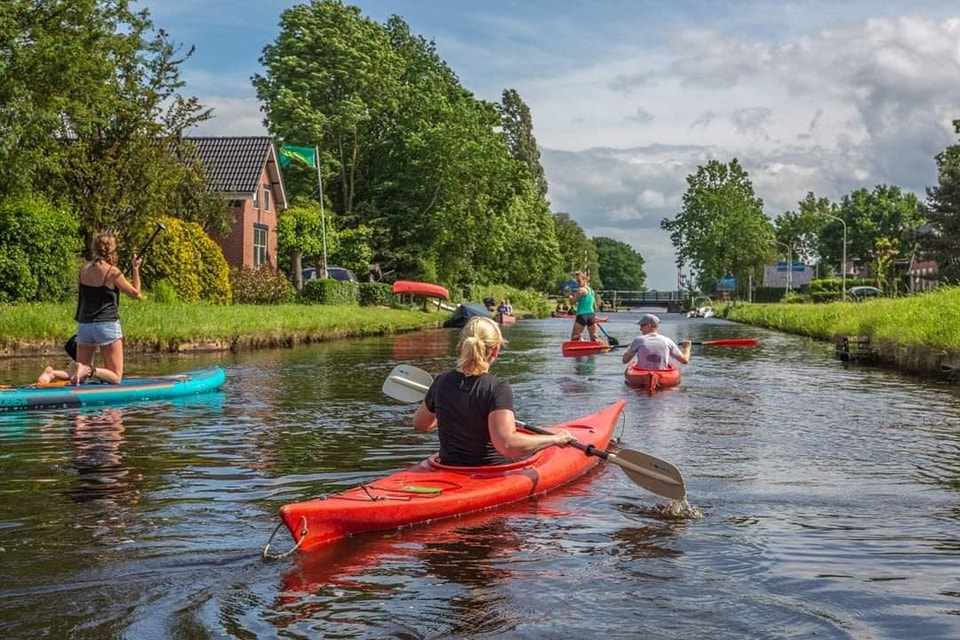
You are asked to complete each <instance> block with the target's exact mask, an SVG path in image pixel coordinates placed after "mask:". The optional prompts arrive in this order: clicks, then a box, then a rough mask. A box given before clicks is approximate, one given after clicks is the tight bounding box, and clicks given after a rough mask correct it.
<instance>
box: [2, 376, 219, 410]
mask: <svg viewBox="0 0 960 640" xmlns="http://www.w3.org/2000/svg"><path fill="white" fill-rule="evenodd" d="M226 379H227V374H226V372H225V371H224V370H223V368H221V367H209V368H207V369H198V370H196V371H188V372H186V373H179V374H171V375H163V376H152V377H136V376H124V378H123V381H122V382H121V383H120V384H107V383H105V382H85V383H84V384H81V385H78V386H74V385H71V384H69V383H68V382H66V381H58V382H54V383H51V384H46V385H39V384H31V385H24V386H17V387H0V411H21V410H29V409H59V408H69V407H86V406H94V405H105V404H125V403H131V402H140V401H143V400H159V399H164V398H175V397H178V396H187V395H193V394H197V393H204V392H207V391H213V390H215V389H219V388H220V387H221V386H223V383H224V382H225V381H226Z"/></svg>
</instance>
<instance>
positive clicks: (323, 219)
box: [313, 146, 328, 278]
mask: <svg viewBox="0 0 960 640" xmlns="http://www.w3.org/2000/svg"><path fill="white" fill-rule="evenodd" d="M313 161H314V162H316V163H317V187H318V188H319V189H320V229H321V232H322V233H323V277H324V278H326V277H327V276H328V273H327V219H326V216H325V215H324V214H323V178H321V177H320V149H319V147H316V146H314V147H313Z"/></svg>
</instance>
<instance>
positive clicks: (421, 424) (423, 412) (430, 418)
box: [413, 402, 437, 433]
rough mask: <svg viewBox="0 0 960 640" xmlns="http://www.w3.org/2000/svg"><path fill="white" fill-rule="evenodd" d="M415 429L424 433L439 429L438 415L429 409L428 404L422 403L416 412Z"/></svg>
mask: <svg viewBox="0 0 960 640" xmlns="http://www.w3.org/2000/svg"><path fill="white" fill-rule="evenodd" d="M413 428H414V429H416V430H417V431H423V432H424V433H426V432H428V431H433V430H434V429H436V428H437V414H435V413H434V412H432V411H430V409H427V405H426V403H423V402H421V403H420V406H419V407H417V410H416V411H415V412H414V414H413Z"/></svg>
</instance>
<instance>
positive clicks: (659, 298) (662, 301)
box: [597, 289, 684, 313]
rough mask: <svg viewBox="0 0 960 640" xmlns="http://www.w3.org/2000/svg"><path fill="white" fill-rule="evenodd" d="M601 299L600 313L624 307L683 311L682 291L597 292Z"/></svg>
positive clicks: (674, 311) (670, 311)
mask: <svg viewBox="0 0 960 640" xmlns="http://www.w3.org/2000/svg"><path fill="white" fill-rule="evenodd" d="M597 293H598V295H599V296H600V297H601V298H602V299H603V306H602V308H601V310H602V311H614V310H616V309H621V308H623V307H626V308H628V309H636V308H641V307H643V308H646V307H660V308H663V309H665V310H666V311H667V313H682V312H683V311H684V305H683V297H684V296H683V292H682V291H657V290H655V289H648V290H646V291H614V290H605V291H598V292H597Z"/></svg>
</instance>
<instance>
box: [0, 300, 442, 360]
mask: <svg viewBox="0 0 960 640" xmlns="http://www.w3.org/2000/svg"><path fill="white" fill-rule="evenodd" d="M75 309H76V305H75V303H69V304H68V303H64V304H17V305H2V306H0V348H4V349H6V350H7V351H11V350H12V351H17V350H18V349H17V348H18V347H19V346H22V345H25V344H27V345H29V344H41V343H48V342H49V343H53V344H59V343H62V342H63V341H64V340H66V338H68V337H69V336H70V335H72V334H73V333H74V332H75V331H76V323H75V322H74V321H73V316H74V311H75ZM120 316H121V318H122V320H121V323H122V326H123V333H124V340H125V343H126V344H127V346H128V347H129V348H132V349H137V348H140V349H146V350H161V351H163V350H178V349H179V347H180V346H182V345H185V344H189V343H209V344H211V348H214V347H213V346H212V345H216V344H219V345H220V346H221V347H223V346H229V347H244V346H284V345H292V344H298V343H304V342H317V341H321V340H329V339H335V338H340V337H346V336H370V335H382V334H387V333H396V332H401V331H412V330H416V329H423V328H427V327H437V326H439V325H440V323H442V321H443V320H444V319H446V318H447V314H446V313H440V314H437V313H424V312H423V311H419V310H409V309H386V308H382V307H359V306H355V305H349V306H348V305H342V306H330V305H304V304H288V305H277V306H262V305H232V306H218V305H210V304H202V303H197V304H185V303H172V304H163V303H157V302H151V301H142V302H133V301H129V300H124V301H123V302H122V303H121V306H120Z"/></svg>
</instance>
